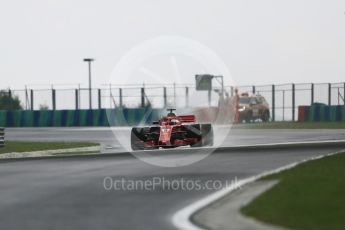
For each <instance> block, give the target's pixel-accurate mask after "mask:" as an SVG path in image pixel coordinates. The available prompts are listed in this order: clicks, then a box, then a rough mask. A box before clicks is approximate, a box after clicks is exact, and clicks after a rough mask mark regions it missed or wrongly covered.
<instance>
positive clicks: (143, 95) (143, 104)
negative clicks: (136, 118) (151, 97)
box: [141, 88, 145, 107]
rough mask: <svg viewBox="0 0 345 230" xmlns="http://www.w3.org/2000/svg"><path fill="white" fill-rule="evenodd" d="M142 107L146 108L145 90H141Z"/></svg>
mask: <svg viewBox="0 0 345 230" xmlns="http://www.w3.org/2000/svg"><path fill="white" fill-rule="evenodd" d="M141 107H145V88H141Z"/></svg>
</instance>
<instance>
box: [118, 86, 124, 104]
mask: <svg viewBox="0 0 345 230" xmlns="http://www.w3.org/2000/svg"><path fill="white" fill-rule="evenodd" d="M119 97H120V99H119V101H120V107H122V106H123V104H122V88H119Z"/></svg>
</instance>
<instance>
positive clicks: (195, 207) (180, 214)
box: [172, 150, 344, 230]
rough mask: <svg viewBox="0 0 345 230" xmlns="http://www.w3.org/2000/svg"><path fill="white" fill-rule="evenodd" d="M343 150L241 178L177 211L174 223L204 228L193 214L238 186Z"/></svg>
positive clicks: (188, 229)
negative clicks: (235, 182) (197, 223)
mask: <svg viewBox="0 0 345 230" xmlns="http://www.w3.org/2000/svg"><path fill="white" fill-rule="evenodd" d="M342 152H344V150H340V151H337V152H333V153H327V154H322V155H319V156H315V157H311V158H308V159H304V160H301V161H297V162H294V163H291V164H288V165H286V166H283V167H280V168H277V169H274V170H269V171H266V172H263V173H260V174H258V175H256V176H252V177H249V178H246V179H243V180H239V181H238V182H237V184H236V185H234V186H229V187H226V188H223V189H221V190H219V191H217V192H214V193H212V194H211V195H208V196H206V197H204V198H202V199H200V200H198V201H196V202H194V203H192V204H190V205H188V206H186V207H184V208H183V209H181V210H179V211H177V212H176V213H175V214H174V215H173V217H172V223H173V225H174V226H175V227H176V228H177V229H180V230H204V229H203V228H201V227H199V226H197V225H195V224H194V223H193V222H192V221H191V217H192V215H193V214H194V213H196V212H197V211H199V210H201V209H202V208H204V207H206V206H208V205H209V204H211V203H213V202H215V201H216V200H218V199H220V198H222V197H223V196H225V195H227V194H229V193H231V192H232V191H234V190H235V189H237V188H238V187H241V186H244V185H246V184H248V183H251V182H254V181H256V180H258V179H260V178H262V177H265V176H268V175H272V174H275V173H279V172H281V171H285V170H287V169H290V168H293V167H296V166H297V165H299V164H302V163H304V162H307V161H312V160H318V159H321V158H324V157H327V156H331V155H335V154H338V153H342Z"/></svg>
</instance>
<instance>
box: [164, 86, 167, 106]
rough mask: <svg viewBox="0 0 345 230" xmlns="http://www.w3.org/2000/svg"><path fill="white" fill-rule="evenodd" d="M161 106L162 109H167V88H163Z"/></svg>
mask: <svg viewBox="0 0 345 230" xmlns="http://www.w3.org/2000/svg"><path fill="white" fill-rule="evenodd" d="M163 104H164V108H166V107H167V87H165V86H164V87H163Z"/></svg>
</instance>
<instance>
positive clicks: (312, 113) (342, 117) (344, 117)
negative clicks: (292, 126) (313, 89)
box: [298, 103, 345, 122]
mask: <svg viewBox="0 0 345 230" xmlns="http://www.w3.org/2000/svg"><path fill="white" fill-rule="evenodd" d="M298 121H300V122H324V121H325V122H328V121H329V122H339V121H345V106H344V105H332V106H329V105H324V104H319V103H318V104H315V105H311V106H299V107H298Z"/></svg>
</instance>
